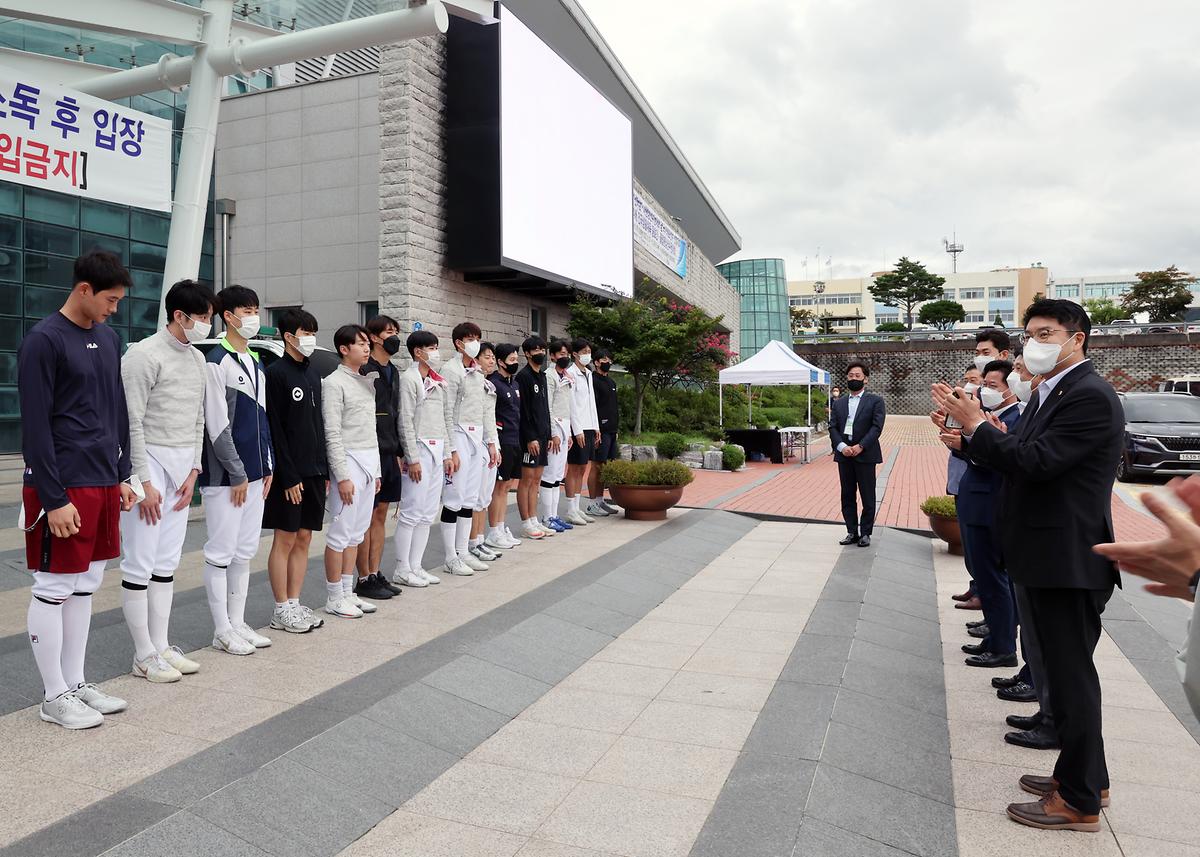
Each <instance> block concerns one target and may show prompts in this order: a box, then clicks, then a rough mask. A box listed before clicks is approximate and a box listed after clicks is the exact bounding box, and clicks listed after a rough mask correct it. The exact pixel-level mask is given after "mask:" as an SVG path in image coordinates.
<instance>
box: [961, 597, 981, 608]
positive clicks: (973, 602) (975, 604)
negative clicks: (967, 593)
mask: <svg viewBox="0 0 1200 857" xmlns="http://www.w3.org/2000/svg"><path fill="white" fill-rule="evenodd" d="M954 609H955V610H982V609H983V602H982V601H980V600H979V596H978V595H975V596H973V597H971V598H968V599H967V600H966V601H962V602H959V603H958V604H955V605H954Z"/></svg>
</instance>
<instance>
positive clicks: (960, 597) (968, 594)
mask: <svg viewBox="0 0 1200 857" xmlns="http://www.w3.org/2000/svg"><path fill="white" fill-rule="evenodd" d="M950 597H951V598H952V599H953V600H955V601H966V600H967V599H968V598H970V597H971V590H969V589H968V590H967V591H966V592H964V593H963V594H962V595H951V596H950Z"/></svg>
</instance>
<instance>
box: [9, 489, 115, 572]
mask: <svg viewBox="0 0 1200 857" xmlns="http://www.w3.org/2000/svg"><path fill="white" fill-rule="evenodd" d="M67 499H68V500H69V501H70V502H71V504H72V505H73V506H74V507H75V511H77V512H78V513H79V532H77V533H76V534H75V535H73V536H70V537H69V538H65V539H60V538H58V537H57V536H55V535H54V534H53V533H51V532H50V519H49V518H48V517H46V516H45V515H43V516H42V518H41V520H38V515H40V514H41V512H42V501H41V500H39V499H38V495H37V490H36V489H34V488H33V487H32V486H25V488H24V489H23V490H22V491H21V501H22V502H23V503H24V504H25V526H27V527H32V528H33V529H32V530H30V531H29V532H27V533H26V534H25V561H26V564H27V565H28V566H29V570H30V571H48V572H50V573H51V574H82V573H83V572H85V571H87V570H88V566H89V565H91V564H92V563H93V562H98V561H99V560H102V559H115V558H116V557H118V556H120V555H121V487H120V486H119V485H105V486H102V487H97V488H68V489H67ZM35 521H36V523H34V522H35Z"/></svg>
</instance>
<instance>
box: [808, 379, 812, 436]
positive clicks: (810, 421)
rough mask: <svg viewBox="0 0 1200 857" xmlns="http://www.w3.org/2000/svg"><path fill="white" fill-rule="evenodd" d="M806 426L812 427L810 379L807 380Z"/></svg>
mask: <svg viewBox="0 0 1200 857" xmlns="http://www.w3.org/2000/svg"><path fill="white" fill-rule="evenodd" d="M808 427H809V428H812V381H809V382H808Z"/></svg>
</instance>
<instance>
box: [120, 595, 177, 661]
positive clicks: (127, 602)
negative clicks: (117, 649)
mask: <svg viewBox="0 0 1200 857" xmlns="http://www.w3.org/2000/svg"><path fill="white" fill-rule="evenodd" d="M121 612H122V613H124V614H125V624H126V625H128V626H129V636H131V637H133V656H134V657H135V658H137V659H138V660H139V661H140V660H141V659H142V658H146V657H149V656H150V655H152V654H154V653H155V652H156V651H158V649H156V648H155V647H154V643H153V642H151V640H150V604H149V598H148V596H147V591H146V590H145V589H128V588H126V587H124V586H122V587H121ZM163 648H166V647H165V646H164V647H163Z"/></svg>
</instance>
